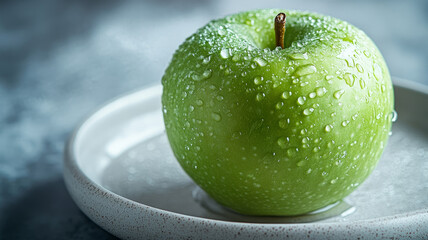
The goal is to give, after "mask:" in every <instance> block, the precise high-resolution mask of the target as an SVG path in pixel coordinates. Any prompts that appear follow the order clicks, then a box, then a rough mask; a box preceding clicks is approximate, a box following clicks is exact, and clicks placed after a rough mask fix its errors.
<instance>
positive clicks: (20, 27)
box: [0, 0, 428, 239]
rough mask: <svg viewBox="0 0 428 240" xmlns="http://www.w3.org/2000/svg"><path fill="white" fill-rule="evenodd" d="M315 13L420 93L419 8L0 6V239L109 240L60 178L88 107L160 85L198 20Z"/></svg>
mask: <svg viewBox="0 0 428 240" xmlns="http://www.w3.org/2000/svg"><path fill="white" fill-rule="evenodd" d="M271 7H278V8H288V9H303V10H310V11H316V12H319V13H323V14H326V15H332V16H335V17H338V18H341V19H343V20H346V21H349V22H351V23H353V24H354V25H356V26H357V27H359V28H361V29H362V30H364V31H365V32H366V33H367V34H368V35H369V36H370V37H371V38H372V39H373V40H374V42H375V43H376V44H377V45H378V47H379V49H380V50H381V52H382V53H383V55H384V57H385V59H386V61H387V63H388V65H389V68H390V72H391V75H394V76H397V77H401V78H405V79H409V80H412V81H417V82H420V83H423V84H425V85H428V77H427V76H428V45H427V44H426V41H427V39H428V27H427V26H428V1H424V0H419V1H416V0H415V1H399V0H390V1H387V0H383V1H370V0H364V1H339V0H329V1H318V0H310V1H297V0H296V1H285V0H281V1H271V0H263V1H260V0H259V1H226V0H222V1H214V0H212V1H197V0H187V1H173V0H166V1H155V0H149V1H143V2H119V1H110V0H108V1H83V0H79V1H62V0H60V1H48V0H45V1H31V2H30V1H29V2H26V3H24V2H19V1H2V2H0V238H1V239H28V238H31V239H99V238H102V239H105V238H113V237H112V236H111V235H109V234H108V233H106V232H105V231H104V230H102V229H101V228H99V227H98V226H96V225H95V224H94V223H92V222H91V221H90V220H89V219H88V218H86V217H85V216H84V215H83V214H82V213H81V212H80V211H79V210H78V208H77V207H76V206H75V205H74V203H73V202H72V200H71V199H70V197H69V196H68V194H67V192H66V190H65V188H64V184H63V180H62V176H61V171H62V152H63V147H64V142H65V141H66V139H67V137H68V136H69V134H70V133H71V131H72V129H73V128H74V127H75V126H76V125H77V124H78V123H79V122H80V121H81V120H83V119H84V117H85V116H87V115H88V114H90V113H91V112H92V111H93V110H95V109H96V108H97V107H98V106H100V105H101V104H102V103H105V102H106V101H108V100H110V99H111V98H114V97H116V96H118V95H121V94H124V93H126V92H128V91H132V90H134V89H139V88H143V87H144V86H148V85H153V84H158V83H160V79H161V77H162V74H163V71H164V69H165V68H166V66H167V64H168V62H169V60H170V58H171V55H172V53H173V52H174V50H175V49H176V48H177V47H178V45H179V44H180V43H181V42H182V41H183V40H184V39H185V38H186V37H187V36H189V35H190V34H192V33H193V32H194V31H195V30H196V29H197V28H199V27H201V26H203V25H205V24H206V23H207V22H208V21H209V20H210V19H213V18H220V17H223V16H224V15H227V14H231V13H235V12H239V11H245V10H250V9H257V8H271Z"/></svg>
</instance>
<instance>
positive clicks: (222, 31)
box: [217, 26, 226, 36]
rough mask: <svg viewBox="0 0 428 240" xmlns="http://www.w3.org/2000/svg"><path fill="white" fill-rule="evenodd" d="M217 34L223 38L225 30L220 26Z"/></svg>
mask: <svg viewBox="0 0 428 240" xmlns="http://www.w3.org/2000/svg"><path fill="white" fill-rule="evenodd" d="M217 32H218V34H219V35H220V36H223V35H225V34H226V30H225V29H224V28H223V26H220V27H219V29H218V31H217Z"/></svg>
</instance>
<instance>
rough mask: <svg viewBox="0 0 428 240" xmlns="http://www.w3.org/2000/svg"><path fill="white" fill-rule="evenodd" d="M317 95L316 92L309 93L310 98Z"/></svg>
mask: <svg viewBox="0 0 428 240" xmlns="http://www.w3.org/2000/svg"><path fill="white" fill-rule="evenodd" d="M316 96H317V94H316V93H314V92H311V93H309V98H315V97H316Z"/></svg>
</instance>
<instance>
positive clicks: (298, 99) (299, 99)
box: [297, 97, 306, 105]
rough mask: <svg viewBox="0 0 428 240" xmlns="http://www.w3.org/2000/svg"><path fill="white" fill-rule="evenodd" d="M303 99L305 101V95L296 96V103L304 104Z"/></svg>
mask: <svg viewBox="0 0 428 240" xmlns="http://www.w3.org/2000/svg"><path fill="white" fill-rule="evenodd" d="M305 101H306V97H298V98H297V104H299V105H303V104H305Z"/></svg>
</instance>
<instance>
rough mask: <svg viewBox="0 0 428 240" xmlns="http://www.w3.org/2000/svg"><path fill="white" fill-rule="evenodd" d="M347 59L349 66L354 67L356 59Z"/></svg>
mask: <svg viewBox="0 0 428 240" xmlns="http://www.w3.org/2000/svg"><path fill="white" fill-rule="evenodd" d="M345 61H346V65H348V67H354V59H345Z"/></svg>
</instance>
